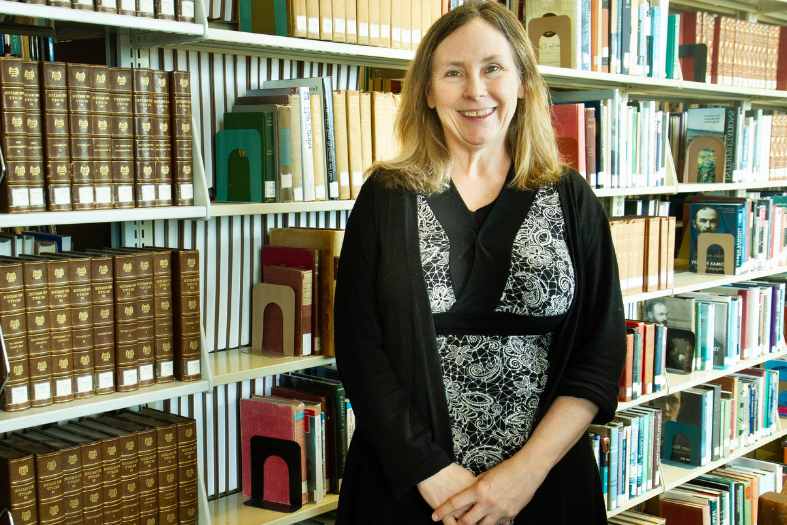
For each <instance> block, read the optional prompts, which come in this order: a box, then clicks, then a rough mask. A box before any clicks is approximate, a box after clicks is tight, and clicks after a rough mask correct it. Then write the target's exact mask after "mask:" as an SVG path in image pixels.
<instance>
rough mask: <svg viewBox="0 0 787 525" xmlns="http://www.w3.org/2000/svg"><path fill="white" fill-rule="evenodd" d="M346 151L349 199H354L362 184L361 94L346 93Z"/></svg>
mask: <svg viewBox="0 0 787 525" xmlns="http://www.w3.org/2000/svg"><path fill="white" fill-rule="evenodd" d="M345 93H346V95H347V151H348V156H349V159H350V197H351V198H353V199H355V198H357V197H358V192H359V191H361V184H363V145H362V144H361V143H362V142H363V139H362V137H361V94H360V93H359V92H358V91H346V92H345Z"/></svg>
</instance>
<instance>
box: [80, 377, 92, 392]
mask: <svg viewBox="0 0 787 525" xmlns="http://www.w3.org/2000/svg"><path fill="white" fill-rule="evenodd" d="M76 380H77V393H80V394H81V393H84V392H90V391H91V390H93V376H92V375H86V376H79V377H77V378H76Z"/></svg>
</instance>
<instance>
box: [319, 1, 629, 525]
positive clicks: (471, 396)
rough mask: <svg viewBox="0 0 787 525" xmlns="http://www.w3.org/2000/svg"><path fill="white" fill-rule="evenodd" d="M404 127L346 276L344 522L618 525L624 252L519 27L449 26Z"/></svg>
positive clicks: (344, 262)
mask: <svg viewBox="0 0 787 525" xmlns="http://www.w3.org/2000/svg"><path fill="white" fill-rule="evenodd" d="M395 131H396V133H397V135H398V137H399V139H400V143H401V144H402V153H401V155H400V157H398V158H397V159H395V160H393V161H390V162H384V163H379V164H378V165H377V166H376V167H375V169H374V171H373V173H372V174H371V176H370V177H369V179H368V180H367V181H366V182H365V183H364V186H363V189H362V190H361V193H360V195H359V197H358V200H357V202H356V204H355V207H354V208H353V212H352V215H351V216H350V219H349V221H348V224H347V230H346V232H345V238H344V244H343V248H342V253H341V264H340V265H339V270H338V280H337V286H336V301H335V305H336V306H335V333H336V335H335V341H336V359H337V364H338V367H339V371H340V373H341V375H342V380H343V382H344V385H345V388H346V391H347V394H348V396H349V397H350V398H351V399H352V402H353V409H354V411H355V414H356V422H357V427H356V432H355V434H354V437H353V440H352V443H351V446H350V450H349V452H348V457H347V462H346V465H345V470H344V480H343V485H342V490H341V495H340V498H339V519H338V521H337V523H342V524H347V523H353V524H361V523H363V524H375V525H379V524H392V525H393V524H395V525H411V524H428V523H433V522H435V521H437V522H440V521H442V522H443V523H444V524H448V525H451V524H454V523H459V524H462V525H466V524H476V523H478V524H481V525H492V524H496V523H508V522H509V520H511V519H512V518H514V517H516V518H515V521H514V523H517V524H521V523H528V524H530V523H533V524H550V525H552V524H561V523H565V524H572V525H574V524H580V523H581V524H587V523H606V514H605V510H604V503H603V499H602V497H601V488H600V482H599V479H598V474H597V467H596V464H595V460H594V457H593V454H592V451H591V448H590V443H589V440H588V439H587V426H588V424H590V423H591V422H593V421H595V422H606V421H609V420H610V419H611V418H612V417H614V412H615V408H616V399H617V392H618V380H619V378H620V374H621V371H622V367H623V358H624V355H625V323H624V320H623V306H622V299H621V296H620V288H619V281H618V273H617V266H616V260H615V254H614V251H613V248H612V242H611V238H610V233H609V223H608V220H607V218H606V216H605V215H604V212H603V211H602V209H601V207H600V205H599V203H598V200H597V199H596V197H595V195H594V194H593V192H592V191H591V190H590V188H589V187H588V185H587V184H586V182H585V181H584V180H583V179H582V178H581V177H580V176H579V175H578V174H577V173H576V172H573V171H570V170H565V169H563V167H562V166H561V165H560V163H559V161H558V154H557V150H556V146H555V137H554V133H553V131H552V127H551V122H550V114H549V104H548V98H547V89H546V86H545V84H544V82H543V80H542V79H541V77H540V75H539V73H538V70H537V67H536V63H535V61H534V58H533V50H532V48H531V46H530V44H529V42H528V39H527V37H526V35H525V32H524V30H523V28H522V25H521V24H520V23H519V22H518V21H517V20H516V18H515V17H514V16H513V14H511V13H510V12H509V11H507V10H506V9H505V8H504V7H502V6H500V5H499V4H497V3H495V2H488V3H476V2H471V3H466V4H464V5H463V6H461V7H459V8H457V9H455V10H453V11H451V12H449V13H448V14H447V15H445V16H443V17H442V18H441V19H439V20H438V21H437V22H436V23H435V24H434V25H433V26H432V28H431V29H430V30H429V31H428V32H427V34H426V36H425V37H424V40H423V41H422V42H421V44H420V46H419V48H418V52H417V54H416V57H415V59H414V61H413V63H412V65H411V67H410V70H409V71H408V73H407V77H406V80H405V83H404V91H403V93H402V106H401V107H400V109H399V113H398V116H397V122H396V130H395Z"/></svg>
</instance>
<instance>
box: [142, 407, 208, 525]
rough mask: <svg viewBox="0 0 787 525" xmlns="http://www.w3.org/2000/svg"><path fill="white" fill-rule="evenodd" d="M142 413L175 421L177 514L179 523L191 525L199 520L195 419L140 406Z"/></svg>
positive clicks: (171, 421) (169, 421)
mask: <svg viewBox="0 0 787 525" xmlns="http://www.w3.org/2000/svg"><path fill="white" fill-rule="evenodd" d="M140 413H141V414H142V415H144V416H148V417H152V418H154V419H158V420H161V421H166V422H168V423H175V424H176V425H177V432H178V515H179V521H180V523H181V524H186V525H191V524H195V523H197V522H198V521H199V504H198V501H197V490H198V484H199V480H198V478H197V472H198V469H197V420H196V419H192V418H188V417H185V416H181V415H179V414H172V413H169V412H162V411H160V410H154V409H152V408H144V407H143V408H142V410H141V412H140Z"/></svg>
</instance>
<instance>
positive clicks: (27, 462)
mask: <svg viewBox="0 0 787 525" xmlns="http://www.w3.org/2000/svg"><path fill="white" fill-rule="evenodd" d="M35 472H36V470H35V461H34V459H33V454H29V453H26V452H20V451H18V450H15V449H11V448H8V447H6V446H2V441H0V505H2V506H3V508H6V509H9V510H10V511H11V516H13V518H14V523H15V524H24V525H33V524H36V523H38V507H37V506H36V486H35V483H36V479H35Z"/></svg>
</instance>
